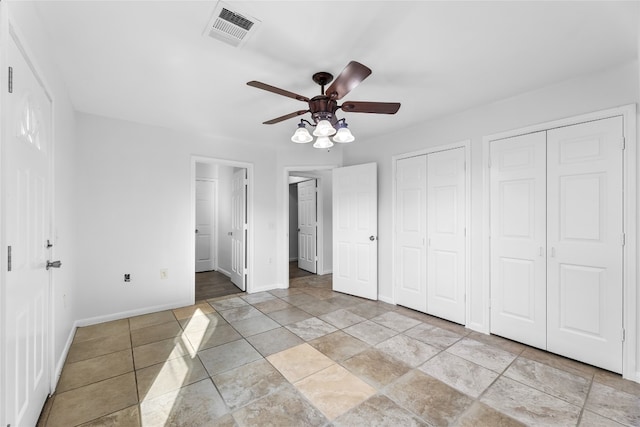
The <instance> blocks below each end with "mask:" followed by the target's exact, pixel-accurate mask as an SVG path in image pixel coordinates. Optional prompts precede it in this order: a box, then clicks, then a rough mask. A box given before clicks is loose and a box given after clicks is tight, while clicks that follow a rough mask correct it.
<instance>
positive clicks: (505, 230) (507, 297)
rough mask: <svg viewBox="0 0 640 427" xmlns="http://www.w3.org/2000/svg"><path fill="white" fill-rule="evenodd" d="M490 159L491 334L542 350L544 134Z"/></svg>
mask: <svg viewBox="0 0 640 427" xmlns="http://www.w3.org/2000/svg"><path fill="white" fill-rule="evenodd" d="M490 155H491V169H490V175H491V178H490V180H491V196H490V197H491V231H490V233H491V234H490V236H491V333H493V334H497V335H501V336H504V337H507V338H511V339H514V340H516V341H520V342H523V343H525V344H529V345H531V346H534V347H539V348H546V343H547V341H546V334H547V327H546V318H547V313H546V307H547V296H546V271H547V270H546V268H547V267H546V216H547V208H546V194H545V191H546V188H545V187H546V173H545V164H546V133H545V132H537V133H532V134H528V135H523V136H516V137H513V138H507V139H503V140H499V141H493V142H492V143H491V153H490Z"/></svg>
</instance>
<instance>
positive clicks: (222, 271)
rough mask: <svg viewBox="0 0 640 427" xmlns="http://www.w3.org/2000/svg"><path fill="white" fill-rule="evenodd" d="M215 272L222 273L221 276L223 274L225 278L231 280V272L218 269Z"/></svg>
mask: <svg viewBox="0 0 640 427" xmlns="http://www.w3.org/2000/svg"><path fill="white" fill-rule="evenodd" d="M216 271H217V272H218V273H222V274H224V275H225V276H227V277H229V278H231V272H229V271H227V270H225V269H224V268H218V269H217V270H216Z"/></svg>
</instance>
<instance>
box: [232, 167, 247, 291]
mask: <svg viewBox="0 0 640 427" xmlns="http://www.w3.org/2000/svg"><path fill="white" fill-rule="evenodd" d="M246 174H247V170H246V169H240V170H238V171H236V172H234V173H233V180H232V181H231V282H232V283H233V284H234V285H236V286H237V287H238V288H240V290H242V291H245V290H246V283H245V278H246V275H245V264H246V252H245V245H246V224H247V219H246V206H247V184H246V176H247V175H246Z"/></svg>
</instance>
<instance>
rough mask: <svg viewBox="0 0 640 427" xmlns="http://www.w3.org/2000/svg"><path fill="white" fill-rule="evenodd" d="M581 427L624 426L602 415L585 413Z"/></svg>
mask: <svg viewBox="0 0 640 427" xmlns="http://www.w3.org/2000/svg"><path fill="white" fill-rule="evenodd" d="M578 426H579V427H622V426H623V424H620V423H617V422H615V421H613V420H610V419H609V418H605V417H603V416H602V415H598V414H594V413H593V412H591V411H583V412H582V417H581V418H580V423H579V424H578Z"/></svg>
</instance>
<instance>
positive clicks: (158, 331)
mask: <svg viewBox="0 0 640 427" xmlns="http://www.w3.org/2000/svg"><path fill="white" fill-rule="evenodd" d="M180 334H182V328H181V327H180V324H179V323H178V321H177V320H172V321H171V322H166V323H160V324H159V325H153V326H148V327H146V328H140V329H135V330H133V331H131V344H132V345H133V346H134V347H139V346H141V345H145V344H149V343H152V342H156V341H162V340H166V339H169V338H175V337H178V336H180Z"/></svg>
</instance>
